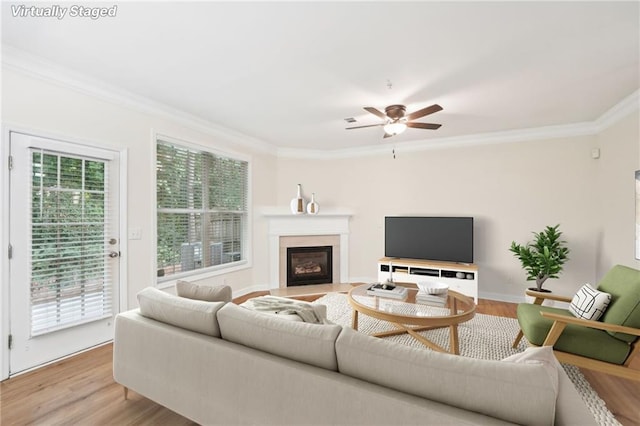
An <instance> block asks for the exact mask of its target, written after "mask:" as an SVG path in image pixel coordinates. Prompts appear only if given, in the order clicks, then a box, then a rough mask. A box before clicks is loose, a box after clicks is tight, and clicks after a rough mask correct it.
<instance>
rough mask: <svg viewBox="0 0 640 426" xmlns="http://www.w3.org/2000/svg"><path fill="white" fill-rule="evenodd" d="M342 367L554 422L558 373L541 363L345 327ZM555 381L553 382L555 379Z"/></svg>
mask: <svg viewBox="0 0 640 426" xmlns="http://www.w3.org/2000/svg"><path fill="white" fill-rule="evenodd" d="M336 354H337V357H338V368H339V371H340V372H341V373H343V374H346V375H348V376H351V377H355V378H358V379H362V380H365V381H367V382H371V383H375V384H378V385H381V386H386V387H390V388H393V389H396V390H399V391H402V392H405V393H409V394H412V395H416V396H420V397H423V398H428V399H430V400H433V401H437V402H442V403H445V404H449V405H452V406H455V407H460V408H463V409H466V410H471V411H475V412H478V413H482V414H486V415H489V416H492V417H495V418H498V419H502V420H506V421H509V422H514V423H519V424H548V425H550V424H553V423H554V418H555V404H556V396H557V394H556V389H557V375H556V376H555V378H554V377H552V376H551V375H549V373H548V371H547V369H546V368H545V367H544V366H543V365H542V364H541V363H508V362H500V361H487V360H478V359H473V358H467V357H461V356H457V355H451V354H443V353H438V352H434V351H429V350H425V349H422V348H412V347H409V346H404V345H399V344H397V343H392V342H388V341H385V340H382V339H377V338H374V337H370V336H366V335H364V334H361V333H358V332H356V331H353V330H351V329H348V328H345V329H344V330H343V331H342V333H340V336H339V337H338V339H337V341H336ZM554 380H555V382H554Z"/></svg>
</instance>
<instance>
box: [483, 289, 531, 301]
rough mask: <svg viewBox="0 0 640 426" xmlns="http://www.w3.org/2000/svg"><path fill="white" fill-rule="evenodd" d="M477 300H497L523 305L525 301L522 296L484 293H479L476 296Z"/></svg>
mask: <svg viewBox="0 0 640 426" xmlns="http://www.w3.org/2000/svg"><path fill="white" fill-rule="evenodd" d="M478 298H480V299H489V300H497V301H498V302H509V303H524V302H526V301H527V300H526V298H525V296H524V295H522V296H514V295H512V294H501V293H487V292H484V291H481V292H480V293H479V294H478Z"/></svg>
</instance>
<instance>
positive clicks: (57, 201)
mask: <svg viewBox="0 0 640 426" xmlns="http://www.w3.org/2000/svg"><path fill="white" fill-rule="evenodd" d="M30 156H31V227H30V228H31V238H30V250H31V274H30V277H31V278H30V285H31V288H30V289H31V295H30V302H31V335H32V336H37V335H41V334H44V333H48V332H51V331H56V330H59V329H62V328H67V327H71V326H75V325H78V324H81V323H85V322H89V321H94V320H98V319H102V318H106V317H109V316H111V315H112V280H111V276H110V275H111V274H110V269H109V268H108V265H107V264H106V262H107V260H106V259H107V244H106V232H107V227H108V225H109V217H108V212H109V209H108V208H107V207H108V206H107V203H108V197H107V194H108V179H107V169H106V167H105V163H104V162H103V161H100V160H94V159H88V158H80V157H71V156H65V155H60V154H58V153H55V152H47V151H44V150H40V149H38V150H35V149H34V150H31V153H30Z"/></svg>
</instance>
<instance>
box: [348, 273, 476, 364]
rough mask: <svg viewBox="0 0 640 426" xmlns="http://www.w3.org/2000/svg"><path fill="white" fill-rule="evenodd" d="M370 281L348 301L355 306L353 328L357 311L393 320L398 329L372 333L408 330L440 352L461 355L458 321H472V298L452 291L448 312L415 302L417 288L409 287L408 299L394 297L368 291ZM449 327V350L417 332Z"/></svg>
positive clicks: (474, 307)
mask: <svg viewBox="0 0 640 426" xmlns="http://www.w3.org/2000/svg"><path fill="white" fill-rule="evenodd" d="M368 287H369V284H365V285H361V286H358V287H354V288H353V289H351V291H349V297H348V298H347V300H348V301H349V304H350V305H351V307H352V308H353V323H352V326H353V329H354V330H357V329H358V314H359V313H362V314H365V315H368V316H370V317H373V318H377V319H380V320H383V321H388V322H390V323H392V324H393V325H394V326H395V327H396V329H395V330H391V331H384V332H381V333H375V334H373V336H376V337H385V336H395V335H398V334H403V333H408V334H410V335H411V336H412V337H413V338H415V339H416V340H418V341H419V342H421V343H423V344H424V345H425V346H427V347H429V348H431V349H433V350H436V351H440V352H450V353H452V354H456V355H459V354H460V344H459V342H458V324H460V323H461V322H465V321H469V320H470V319H471V318H473V317H474V315H475V313H476V304H475V303H474V302H473V298H471V297H468V296H465V295H464V294H461V293H458V292H456V291H452V290H449V291H448V293H447V304H446V305H445V306H446V308H447V309H448V311H449V313H448V314H447V313H446V310H443V309H442V308H441V307H440V309H438V307H435V306H432V305H427V304H423V303H416V294H417V292H418V290H417V289H414V288H409V289H408V290H409V296H408V298H407V299H406V300H398V299H391V298H386V297H379V296H370V295H369V294H367V288H368ZM443 327H449V350H446V349H445V348H443V347H442V346H440V345H438V344H436V343H434V342H432V341H430V340H429V339H427V338H426V337H424V336H422V335H420V334H418V332H419V331H424V330H432V329H435V328H443Z"/></svg>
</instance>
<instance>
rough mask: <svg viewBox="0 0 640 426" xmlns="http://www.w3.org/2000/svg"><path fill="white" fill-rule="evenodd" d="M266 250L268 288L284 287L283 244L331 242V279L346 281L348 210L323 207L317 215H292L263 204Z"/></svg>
mask: <svg viewBox="0 0 640 426" xmlns="http://www.w3.org/2000/svg"><path fill="white" fill-rule="evenodd" d="M262 216H263V217H264V218H265V219H266V221H267V228H268V231H267V232H268V245H269V248H268V251H269V288H270V289H277V288H285V287H286V286H287V277H286V248H287V247H310V246H328V245H330V246H332V269H333V273H332V275H333V277H332V280H331V282H333V283H346V282H349V219H350V217H351V216H352V215H351V213H350V212H347V211H344V210H331V209H323V210H322V211H320V213H319V214H317V215H292V214H291V212H290V211H289V210H288V209H284V208H265V209H264V210H263V212H262Z"/></svg>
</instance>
